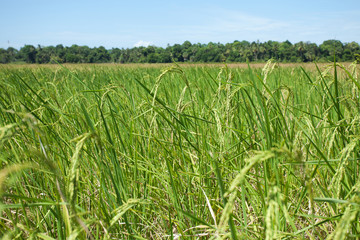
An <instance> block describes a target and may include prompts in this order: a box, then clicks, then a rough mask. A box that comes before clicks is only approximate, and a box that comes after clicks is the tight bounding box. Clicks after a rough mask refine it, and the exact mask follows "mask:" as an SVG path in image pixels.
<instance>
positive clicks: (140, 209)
mask: <svg viewBox="0 0 360 240" xmlns="http://www.w3.org/2000/svg"><path fill="white" fill-rule="evenodd" d="M311 65H312V64H311ZM142 66H143V65H140V66H137V67H132V66H128V65H120V66H119V65H97V64H95V65H83V64H81V65H69V66H68V68H70V69H68V68H65V67H61V66H59V65H50V66H49V65H47V66H33V65H25V66H15V65H9V66H0V89H1V91H0V166H1V167H0V238H1V239H45V240H54V239H108V240H110V239H178V240H179V239H184V240H185V239H209V240H224V239H236V240H237V239H266V240H276V239H325V238H326V239H328V240H330V239H331V240H335V239H336V240H338V239H339V240H340V239H341V240H343V239H358V238H359V236H360V221H359V214H360V194H359V193H360V168H359V166H360V165H359V160H360V102H359V91H360V82H359V77H358V72H359V68H358V67H357V66H356V64H355V63H353V64H351V65H350V66H346V67H345V66H343V65H340V64H335V63H332V64H328V65H326V64H324V65H322V67H320V69H319V70H318V69H317V68H316V66H315V65H313V68H311V69H308V67H307V66H308V65H307V66H304V67H305V68H306V69H303V68H300V67H290V68H288V67H279V65H278V64H272V63H271V62H268V63H267V64H266V65H265V67H264V68H263V69H260V68H256V69H252V68H250V67H249V68H245V69H244V68H228V67H226V66H225V67H222V68H220V67H199V66H197V67H192V66H185V67H179V66H178V65H173V66H170V67H168V68H167V69H163V70H162V69H160V68H155V67H151V68H148V67H147V68H144V67H142ZM146 66H148V65H146Z"/></svg>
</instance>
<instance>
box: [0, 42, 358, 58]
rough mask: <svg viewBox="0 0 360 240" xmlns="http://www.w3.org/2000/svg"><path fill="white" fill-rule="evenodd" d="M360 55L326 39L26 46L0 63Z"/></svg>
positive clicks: (353, 47) (5, 53)
mask: <svg viewBox="0 0 360 240" xmlns="http://www.w3.org/2000/svg"><path fill="white" fill-rule="evenodd" d="M357 54H360V46H359V44H358V43H357V42H350V43H344V44H343V43H342V42H341V41H338V40H327V41H324V42H323V43H322V44H320V45H319V46H318V45H316V44H315V43H311V42H298V43H295V44H292V43H291V42H289V41H285V42H276V41H267V42H264V43H261V42H258V41H257V42H252V43H250V42H248V41H241V42H239V41H234V42H233V43H227V44H221V43H212V42H210V43H208V44H200V43H197V44H191V43H190V42H189V41H185V42H184V43H183V44H174V45H173V46H167V47H166V48H161V47H155V46H148V47H134V48H131V49H129V48H127V49H119V48H113V49H110V50H106V49H105V48H104V47H95V48H89V47H87V46H78V45H72V46H71V47H64V46H63V45H61V44H60V45H57V46H56V47H54V46H48V47H42V46H40V45H39V46H38V47H34V46H32V45H25V46H24V47H22V48H21V49H20V50H19V51H18V50H16V49H14V48H12V47H10V48H8V49H7V50H5V49H1V48H0V63H10V62H26V63H54V62H59V63H108V62H113V63H170V62H172V61H173V60H174V61H176V62H266V61H268V60H269V59H274V60H276V61H278V62H314V61H317V62H328V61H332V60H333V59H334V55H335V56H336V59H338V60H339V61H345V62H346V61H350V62H352V61H355V59H356V55H357Z"/></svg>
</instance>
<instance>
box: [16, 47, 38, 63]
mask: <svg viewBox="0 0 360 240" xmlns="http://www.w3.org/2000/svg"><path fill="white" fill-rule="evenodd" d="M36 53H37V51H36V48H35V47H34V46H33V45H25V46H24V47H22V48H21V49H20V51H19V54H20V55H21V56H22V59H23V60H24V61H25V62H27V63H35V62H36Z"/></svg>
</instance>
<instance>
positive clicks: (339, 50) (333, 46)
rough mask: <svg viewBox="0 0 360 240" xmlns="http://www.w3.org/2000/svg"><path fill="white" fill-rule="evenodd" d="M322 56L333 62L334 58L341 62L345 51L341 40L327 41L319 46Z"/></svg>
mask: <svg viewBox="0 0 360 240" xmlns="http://www.w3.org/2000/svg"><path fill="white" fill-rule="evenodd" d="M319 48H320V52H321V56H322V57H323V58H325V59H327V60H330V61H333V60H334V56H335V57H336V59H339V60H341V58H342V54H343V51H344V46H343V44H342V42H341V41H339V40H327V41H324V42H323V43H322V44H320V46H319Z"/></svg>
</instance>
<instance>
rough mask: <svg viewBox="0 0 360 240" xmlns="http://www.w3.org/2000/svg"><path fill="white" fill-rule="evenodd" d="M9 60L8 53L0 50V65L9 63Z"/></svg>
mask: <svg viewBox="0 0 360 240" xmlns="http://www.w3.org/2000/svg"><path fill="white" fill-rule="evenodd" d="M10 59H11V58H10V55H9V53H8V52H7V51H6V50H5V49H3V48H0V63H9V62H10Z"/></svg>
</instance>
